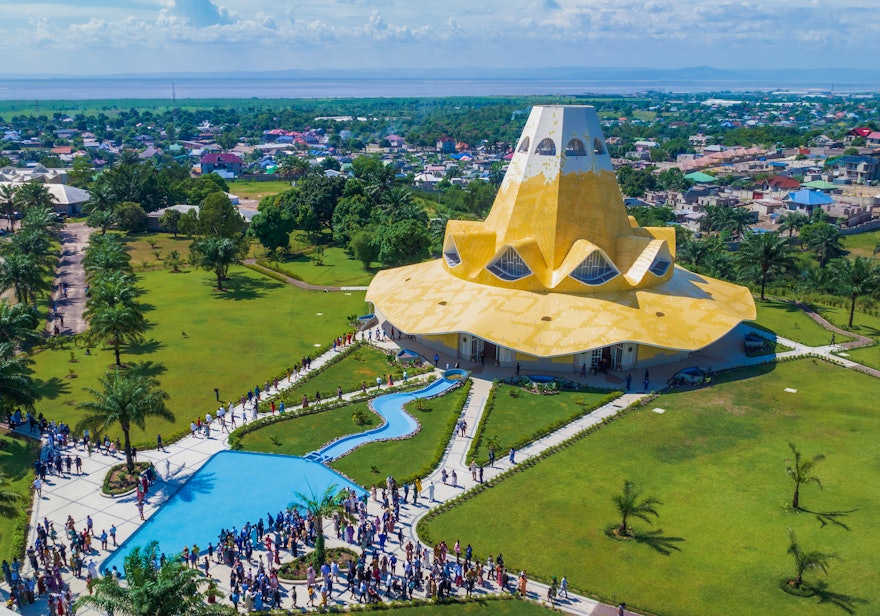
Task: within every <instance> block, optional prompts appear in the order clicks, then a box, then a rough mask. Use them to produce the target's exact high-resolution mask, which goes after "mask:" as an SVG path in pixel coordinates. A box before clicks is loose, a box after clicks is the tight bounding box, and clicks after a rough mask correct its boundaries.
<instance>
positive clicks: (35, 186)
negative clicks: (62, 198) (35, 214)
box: [15, 182, 55, 214]
mask: <svg viewBox="0 0 880 616" xmlns="http://www.w3.org/2000/svg"><path fill="white" fill-rule="evenodd" d="M54 204H55V197H53V196H52V193H50V192H49V189H48V188H46V185H45V184H40V183H37V182H28V183H26V184H22V185H21V186H19V187H18V190H16V191H15V205H16V207H18V209H19V210H21V212H22V214H27V211H28V210H30V209H43V208H49V209H51V208H52V206H53V205H54Z"/></svg>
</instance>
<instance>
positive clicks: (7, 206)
mask: <svg viewBox="0 0 880 616" xmlns="http://www.w3.org/2000/svg"><path fill="white" fill-rule="evenodd" d="M16 189H17V187H16V186H15V184H2V185H0V203H2V204H3V215H4V216H6V218H7V220H9V232H10V233H11V232H12V230H13V224H14V223H13V220H15V192H16Z"/></svg>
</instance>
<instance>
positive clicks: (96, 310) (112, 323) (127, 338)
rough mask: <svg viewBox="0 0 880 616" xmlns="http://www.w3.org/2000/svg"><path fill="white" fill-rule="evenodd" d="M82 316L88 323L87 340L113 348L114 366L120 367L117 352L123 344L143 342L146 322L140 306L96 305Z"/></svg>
mask: <svg viewBox="0 0 880 616" xmlns="http://www.w3.org/2000/svg"><path fill="white" fill-rule="evenodd" d="M83 316H85V317H86V319H87V320H88V322H89V332H88V338H89V339H90V340H91V341H92V342H96V341H101V342H105V343H107V344H109V345H110V346H112V347H113V353H114V355H115V356H116V366H117V367H122V361H121V360H120V356H119V351H120V348H121V347H122V345H123V344H137V343H138V342H140V341H141V340H143V333H144V332H145V331H146V330H147V321H146V319H145V318H144V315H143V312H142V308H141V307H140V306H127V305H125V304H115V305H112V306H110V305H106V304H103V305H96V306H90V307H89V308H87V309H86V310H85V312H84V313H83Z"/></svg>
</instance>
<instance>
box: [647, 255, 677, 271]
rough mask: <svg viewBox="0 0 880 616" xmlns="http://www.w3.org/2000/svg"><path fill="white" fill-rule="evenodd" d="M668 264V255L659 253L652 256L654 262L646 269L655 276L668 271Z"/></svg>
mask: <svg viewBox="0 0 880 616" xmlns="http://www.w3.org/2000/svg"><path fill="white" fill-rule="evenodd" d="M670 265H672V259H670V258H669V256H668V255H665V254H659V255H657V256H656V257H654V262H653V263H651V267H649V268H648V271H649V272H651V273H652V274H654V275H655V276H662V275H663V274H665V273H666V272H667V271H669V266H670Z"/></svg>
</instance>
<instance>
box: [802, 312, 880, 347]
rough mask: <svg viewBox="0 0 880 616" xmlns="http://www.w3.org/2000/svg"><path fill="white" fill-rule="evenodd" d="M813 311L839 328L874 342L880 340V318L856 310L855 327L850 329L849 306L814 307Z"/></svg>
mask: <svg viewBox="0 0 880 616" xmlns="http://www.w3.org/2000/svg"><path fill="white" fill-rule="evenodd" d="M813 309H814V310H816V312H818V313H819V314H821V315H822V316H823V317H824V318H825V319H827V320H828V321H829V322H831V323H832V324H834V325H836V326H837V327H842V328H844V329H849V330H850V331H854V332H856V333H857V334H861V335H863V336H868V337H869V338H873V339H874V340H880V317H875V316H874V315H872V314H867V313H864V312H859V311H858V310H856V314H855V317H854V318H853V326H852V329H850V328H849V327H848V326H847V324H848V323H849V304H847V305H846V307H839V308H838V307H833V306H813Z"/></svg>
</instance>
